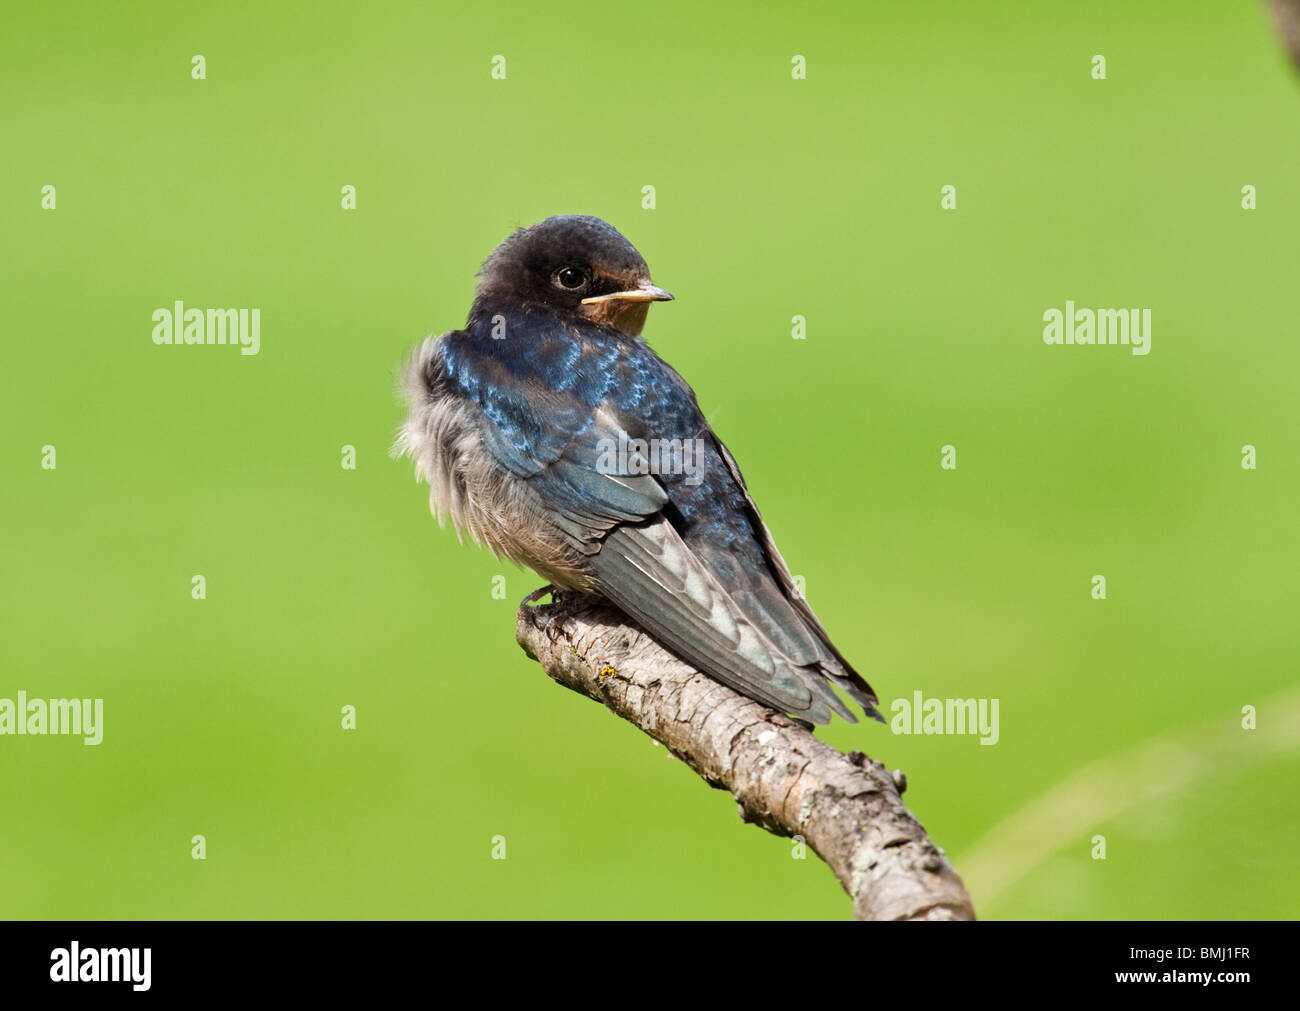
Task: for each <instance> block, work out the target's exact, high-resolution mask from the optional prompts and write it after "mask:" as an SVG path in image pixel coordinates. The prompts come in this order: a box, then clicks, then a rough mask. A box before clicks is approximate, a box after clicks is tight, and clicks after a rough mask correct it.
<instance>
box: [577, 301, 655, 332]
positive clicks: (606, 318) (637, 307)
mask: <svg viewBox="0 0 1300 1011" xmlns="http://www.w3.org/2000/svg"><path fill="white" fill-rule="evenodd" d="M582 311H583V313H584V314H585V315H586V317H587V318H588V319H590V320H592V321H593V322H595V323H600V324H602V325H604V326H612V327H613V328H614V329H615V330H621V331H623V333H625V334H627V335H628V336H629V337H640V336H641V331H642V330H644V329H645V320H646V315H647V314H648V313H649V312H650V303H649V302H626V301H624V300H623V299H619V298H615V299H610V300H609V301H608V302H595V303H593V304H591V305H584V306H583V307H582Z"/></svg>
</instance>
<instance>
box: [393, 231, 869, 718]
mask: <svg viewBox="0 0 1300 1011" xmlns="http://www.w3.org/2000/svg"><path fill="white" fill-rule="evenodd" d="M480 278H481V281H480V285H479V291H478V297H477V298H476V300H475V302H474V305H473V307H472V309H471V311H470V315H469V319H468V322H467V324H466V326H465V328H464V329H463V330H459V331H453V332H451V333H447V334H444V335H443V336H442V337H441V338H439V339H438V340H437V341H434V342H426V344H425V346H424V347H423V348H421V350H420V351H419V352H418V353H417V355H416V358H415V360H414V361H413V363H412V367H411V372H410V376H409V378H408V395H409V397H410V400H411V408H412V410H411V415H410V417H409V418H408V419H407V422H406V425H405V426H404V428H403V431H402V435H401V438H400V439H399V448H400V449H401V450H403V451H405V452H407V453H409V454H410V455H412V456H413V457H414V458H415V461H416V467H417V471H418V472H419V473H420V474H421V475H422V476H424V477H425V478H427V479H428V480H429V482H430V485H431V488H432V490H431V500H432V503H433V506H434V509H435V511H436V512H437V513H438V515H439V516H440V517H442V516H445V515H446V514H447V513H450V514H451V515H452V517H453V520H454V522H455V524H456V526H457V529H458V530H460V531H468V532H469V533H470V534H471V536H472V537H474V539H475V540H478V541H479V542H481V543H484V544H486V545H487V546H488V547H489V548H491V549H492V550H493V551H496V552H497V553H499V554H503V555H505V556H506V557H508V558H511V559H512V560H514V561H516V562H518V563H521V564H526V565H529V566H531V567H532V568H534V569H535V570H537V571H538V572H540V573H542V574H543V575H544V576H546V577H547V578H549V579H550V580H551V581H552V582H553V583H555V584H557V585H559V586H563V587H568V588H572V589H577V590H581V591H583V592H587V593H596V594H599V595H601V596H604V597H607V598H608V599H610V600H611V601H613V602H614V603H615V604H616V605H617V606H619V607H620V608H622V609H623V610H624V611H626V612H627V613H628V614H629V615H630V616H631V617H632V618H633V619H635V620H636V621H637V622H638V623H639V624H641V625H642V626H643V627H644V628H646V630H647V631H649V632H650V633H651V634H652V635H654V636H655V637H656V638H658V639H659V640H660V641H661V642H663V643H664V645H665V646H667V647H668V648H670V649H672V650H673V651H675V652H676V653H678V655H679V656H681V657H682V658H683V659H684V660H687V661H688V662H690V663H691V664H693V665H694V666H697V667H699V668H700V669H701V670H703V671H704V672H705V673H708V674H710V675H712V676H714V677H716V678H718V679H719V680H721V681H723V682H724V683H726V684H729V685H731V686H732V687H734V688H736V689H737V690H739V691H742V692H744V693H745V694H748V695H750V696H751V697H753V698H755V699H758V700H759V701H762V702H765V703H766V704H768V705H771V706H773V707H775V708H778V709H781V710H783V711H785V712H788V713H790V714H792V715H794V716H798V717H805V718H808V719H811V720H814V721H815V722H825V721H826V720H828V719H829V712H830V710H834V711H836V712H839V713H840V714H841V715H843V716H844V717H845V718H847V719H853V716H852V714H851V712H850V711H849V710H848V709H847V707H846V706H845V705H844V704H843V702H842V701H841V700H840V699H839V698H838V697H837V696H836V695H835V693H834V692H833V691H832V690H831V688H830V685H831V684H835V685H838V686H839V687H840V688H842V689H843V690H845V691H846V692H848V694H849V695H850V696H852V697H853V698H854V699H855V700H856V701H857V702H858V703H859V705H861V706H862V707H863V709H864V711H865V712H867V713H868V715H871V716H874V717H876V718H877V719H879V714H878V713H877V712H876V711H875V708H874V703H875V701H876V699H875V695H874V694H873V693H872V691H871V689H870V687H869V686H868V685H867V684H866V682H865V681H863V680H862V679H861V678H860V677H859V676H858V675H857V674H856V673H855V672H854V671H853V669H852V668H851V667H850V666H849V664H848V663H847V661H845V660H844V658H843V656H841V655H840V653H839V652H838V651H837V650H836V649H835V647H834V646H833V645H832V644H831V642H830V639H829V637H828V636H827V635H826V632H825V631H824V629H822V627H821V625H820V624H819V623H818V621H817V619H816V617H815V616H814V615H813V613H812V611H811V609H810V608H809V607H808V605H807V603H806V602H805V601H803V600H802V599H801V597H799V595H798V594H797V593H796V592H795V591H794V586H793V579H792V577H791V576H790V573H789V570H788V568H787V567H786V565H785V562H784V561H783V560H782V559H781V556H780V553H779V552H778V551H777V549H776V546H775V544H774V543H773V542H772V539H771V535H770V533H769V532H768V530H767V528H766V526H765V525H764V524H763V521H762V518H761V517H760V516H759V514H758V510H757V508H756V507H755V505H754V503H753V500H752V498H751V497H750V496H749V493H748V491H747V489H746V487H745V483H744V480H743V478H742V477H741V475H740V471H739V469H738V468H737V467H736V464H735V461H734V460H733V459H732V458H731V455H730V454H729V453H728V452H727V450H726V447H725V446H723V444H722V442H721V441H720V440H719V439H718V437H717V436H716V435H715V434H714V432H713V431H712V429H711V428H710V427H709V425H708V422H707V421H706V420H705V418H704V416H703V415H702V413H701V412H700V409H699V405H698V404H697V402H696V398H695V394H694V392H693V391H692V390H691V388H690V386H689V385H687V383H686V382H685V380H683V379H682V378H681V376H679V375H678V374H677V373H676V372H675V371H674V370H673V369H672V368H671V367H670V366H669V365H668V364H667V363H665V362H664V361H663V360H662V359H661V358H659V356H658V355H656V354H655V353H654V351H652V350H651V349H650V347H649V346H648V345H647V344H646V343H645V342H644V341H643V340H642V339H641V338H640V336H639V334H640V330H641V326H642V325H643V324H644V321H645V316H646V308H647V307H648V303H649V302H650V301H660V300H666V299H670V298H671V297H672V296H670V295H668V294H667V292H664V291H662V289H659V288H656V287H654V286H653V285H652V284H651V283H650V277H649V271H648V269H647V268H646V266H645V262H644V260H642V259H641V257H640V254H638V253H637V252H636V250H635V248H633V247H632V246H631V244H630V243H628V242H627V240H626V239H624V238H623V237H622V236H621V235H620V234H619V233H618V232H617V231H615V230H614V229H613V228H612V227H610V226H609V225H607V224H606V223H605V222H602V221H599V220H598V219H595V218H585V217H578V216H567V217H559V218H548V219H547V220H546V221H544V222H542V223H541V224H539V225H535V226H533V227H532V228H528V229H522V230H521V231H519V232H516V233H515V234H514V235H513V236H511V237H510V238H509V239H507V240H506V241H505V242H504V243H502V245H501V246H500V247H498V249H497V250H496V251H495V252H494V253H493V254H492V256H491V257H489V258H488V260H487V262H486V263H485V264H484V267H483V270H482V272H481V273H480ZM632 440H644V444H638V443H636V442H634V441H632ZM620 445H621V446H625V447H626V446H630V447H631V450H630V456H628V457H626V458H624V457H619V458H618V460H619V463H618V465H617V466H611V459H613V457H612V455H611V447H614V446H620ZM647 446H648V447H650V449H649V450H647V448H646V447H647ZM656 446H659V447H678V448H677V449H676V450H675V451H677V452H678V454H679V455H677V456H673V455H672V453H671V452H669V450H667V449H665V450H664V451H663V452H664V453H665V454H666V455H664V456H663V457H662V459H660V458H659V457H658V456H652V455H651V454H652V453H653V452H654V450H655V447H656ZM680 447H685V448H684V449H681V448H680ZM638 450H639V453H638ZM686 454H689V455H686ZM628 460H630V466H629V465H628V462H627V461H628ZM687 461H689V464H690V465H689V466H681V465H682V464H683V463H685V462H687ZM652 463H658V464H660V466H658V467H651V466H649V465H650V464H652ZM647 470H653V471H654V472H653V473H647Z"/></svg>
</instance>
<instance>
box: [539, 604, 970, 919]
mask: <svg viewBox="0 0 1300 1011" xmlns="http://www.w3.org/2000/svg"><path fill="white" fill-rule="evenodd" d="M539 592H540V591H539ZM535 596H537V595H536V594H535V595H534V597H535ZM532 599H533V598H531V597H530V598H529V600H532ZM529 600H526V601H524V604H523V606H521V607H520V609H519V618H518V630H517V638H518V641H519V645H520V646H522V647H523V648H524V651H525V652H526V653H527V654H528V655H529V656H530V657H532V658H533V659H535V660H537V661H538V662H539V663H540V664H541V665H542V667H543V669H544V670H545V671H546V673H547V674H549V675H550V676H551V677H552V678H553V679H554V680H556V681H558V682H559V683H560V684H562V685H564V686H566V687H568V688H571V689H573V690H574V691H576V692H580V693H581V694H583V695H586V696H588V697H589V698H592V699H594V700H596V701H597V702H601V703H604V705H605V707H606V708H607V709H609V710H610V712H612V713H614V714H615V715H618V716H621V717H622V718H623V719H625V720H627V721H629V722H630V723H633V724H635V725H636V726H638V727H640V728H641V730H643V731H644V732H645V733H647V734H649V735H650V736H651V737H653V738H654V739H655V740H657V741H659V742H660V743H661V744H663V745H664V746H665V747H667V748H669V749H670V750H671V751H672V753H673V754H674V755H676V756H677V757H678V758H680V759H681V760H682V761H683V762H685V763H686V764H687V765H689V766H690V767H691V768H692V769H694V770H695V771H696V772H697V773H699V775H700V776H701V777H703V779H704V780H705V781H706V782H707V783H709V785H711V786H714V787H717V788H719V789H725V790H729V791H731V794H732V796H734V797H735V798H736V801H737V802H738V804H739V807H740V816H741V818H743V819H744V820H745V821H748V822H752V823H754V824H756V825H760V826H762V827H763V828H765V829H767V830H768V831H769V832H772V833H774V834H776V835H780V836H789V837H796V836H801V837H802V838H803V840H804V841H805V842H806V843H807V845H808V846H809V847H810V848H811V849H812V850H814V851H815V852H816V853H817V854H818V855H819V856H820V857H821V858H822V859H823V860H824V861H825V862H826V864H827V865H828V866H829V867H830V869H831V871H832V872H834V874H835V877H836V878H838V879H839V882H840V884H841V885H843V886H844V890H845V891H846V892H847V893H848V895H849V897H850V898H851V899H852V900H853V914H854V918H855V919H859V920H971V919H974V918H975V910H974V908H973V906H972V905H971V900H970V896H969V895H967V894H966V889H965V887H964V886H963V884H962V881H961V878H960V877H958V875H957V872H956V871H955V870H953V868H952V865H951V864H950V863H949V862H948V860H947V858H946V857H945V856H944V854H943V851H942V850H940V849H939V848H938V847H937V846H935V844H934V843H933V842H931V841H930V838H929V837H928V836H927V835H926V833H925V829H924V828H922V827H921V824H920V823H919V822H918V821H917V820H916V818H915V817H914V816H913V815H912V813H911V812H910V811H909V810H908V809H907V807H906V806H905V805H904V804H903V801H902V798H901V797H900V796H899V794H900V792H901V789H905V788H906V780H905V779H904V777H903V776H902V773H899V772H894V773H890V772H889V771H888V770H886V768H885V767H884V766H883V765H882V764H881V763H880V762H876V761H873V760H872V759H870V758H868V757H867V756H866V755H864V754H862V753H861V752H857V751H854V752H850V753H849V754H847V755H846V754H843V753H842V752H839V751H836V750H835V749H834V748H832V747H831V746H830V745H828V744H826V743H825V742H823V741H820V740H818V739H817V738H816V737H815V736H813V734H812V732H811V731H808V730H805V729H804V728H803V727H802V726H801V725H800V724H798V723H796V722H795V721H794V720H791V719H789V718H788V717H786V716H784V715H782V714H779V713H776V712H774V711H772V710H771V709H768V708H766V707H765V706H763V705H761V704H760V703H758V702H754V701H752V700H751V699H748V698H746V697H745V696H743V695H740V694H739V693H737V692H734V691H732V690H731V689H730V688H728V687H726V686H725V685H721V684H718V683H717V682H716V681H713V680H712V679H710V678H708V677H706V676H704V675H703V674H700V673H699V672H698V671H696V670H695V669H693V668H692V667H690V666H689V665H687V664H685V663H683V662H682V661H680V660H678V659H677V658H676V657H674V656H673V655H672V654H670V653H668V652H667V651H666V650H664V649H663V648H662V647H661V646H659V645H658V643H656V642H655V641H654V640H652V639H651V638H650V637H649V636H647V635H646V634H645V633H644V632H643V631H641V629H639V628H637V627H636V626H635V625H634V624H631V623H630V622H629V621H628V619H627V618H626V617H625V616H624V615H622V614H621V613H620V612H618V611H616V610H614V609H613V608H612V607H610V606H609V605H608V604H605V603H604V602H602V601H599V600H596V599H594V598H591V597H585V596H582V595H580V594H571V593H565V594H563V595H561V596H559V597H558V598H556V600H555V602H554V603H552V604H546V605H541V606H536V607H533V606H529ZM865 736H866V735H865V734H864V737H865Z"/></svg>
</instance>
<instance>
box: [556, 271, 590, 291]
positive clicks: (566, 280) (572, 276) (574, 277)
mask: <svg viewBox="0 0 1300 1011" xmlns="http://www.w3.org/2000/svg"><path fill="white" fill-rule="evenodd" d="M586 282H587V275H586V274H584V273H583V272H582V271H581V270H579V269H578V268H577V267H562V268H561V269H559V270H557V271H556V272H555V283H556V284H558V285H559V286H560V287H561V288H568V289H569V290H570V291H573V290H575V289H577V288H581V287H582V286H583V285H584V284H586Z"/></svg>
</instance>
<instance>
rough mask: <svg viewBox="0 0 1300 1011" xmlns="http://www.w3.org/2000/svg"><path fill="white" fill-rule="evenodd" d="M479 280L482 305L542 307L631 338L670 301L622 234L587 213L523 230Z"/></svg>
mask: <svg viewBox="0 0 1300 1011" xmlns="http://www.w3.org/2000/svg"><path fill="white" fill-rule="evenodd" d="M478 276H479V284H478V297H479V298H480V299H489V300H493V301H496V300H501V301H505V302H507V303H513V304H516V305H524V306H534V305H539V304H540V305H543V306H545V307H546V308H547V309H549V310H551V311H552V312H554V313H555V314H556V315H558V316H561V317H570V318H573V319H575V320H581V319H584V318H585V319H588V320H592V321H594V322H597V323H602V324H604V325H606V326H612V327H615V328H616V329H618V330H621V331H623V332H624V333H626V334H628V335H629V336H633V337H635V336H636V335H638V334H639V333H641V329H642V327H644V326H645V319H646V314H647V313H648V312H649V309H650V303H651V302H664V301H670V300H671V299H672V295H670V294H669V293H668V292H666V291H664V290H663V289H662V288H657V287H655V286H654V285H653V284H652V283H651V282H650V268H649V267H647V266H646V262H645V260H644V259H642V257H641V254H640V253H638V252H637V251H636V247H635V246H633V245H632V243H630V242H628V241H627V239H625V238H623V236H622V235H621V234H620V233H619V231H618V230H617V229H616V228H614V227H613V226H612V225H609V224H607V223H606V222H604V221H601V220H600V218H593V217H588V216H586V215H581V214H561V215H556V216H555V217H550V218H547V219H546V220H545V221H540V222H538V223H537V224H535V225H530V226H529V227H527V228H521V229H519V231H517V232H515V233H514V234H513V235H511V236H510V237H509V238H508V239H506V240H505V241H504V242H502V243H501V245H499V246H497V248H496V249H495V250H493V251H492V255H491V256H489V257H488V258H487V259H486V260H485V261H484V263H483V267H482V269H481V270H480V271H479V275H478Z"/></svg>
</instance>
